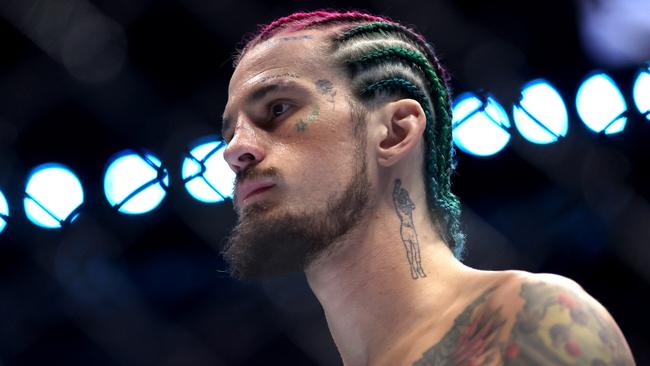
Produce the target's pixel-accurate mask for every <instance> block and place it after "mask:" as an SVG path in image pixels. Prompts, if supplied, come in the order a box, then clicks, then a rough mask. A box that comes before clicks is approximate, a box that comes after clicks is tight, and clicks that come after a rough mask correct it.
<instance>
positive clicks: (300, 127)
mask: <svg viewBox="0 0 650 366" xmlns="http://www.w3.org/2000/svg"><path fill="white" fill-rule="evenodd" d="M319 115H320V107H319V106H318V104H317V105H315V106H314V109H313V110H312V111H311V113H310V114H309V115H308V116H307V118H305V119H300V120H299V121H298V123H296V130H297V131H298V132H305V130H307V127H308V126H309V125H310V124H312V123H313V122H314V121H316V118H317V117H318V116H319Z"/></svg>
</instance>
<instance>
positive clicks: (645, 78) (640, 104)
mask: <svg viewBox="0 0 650 366" xmlns="http://www.w3.org/2000/svg"><path fill="white" fill-rule="evenodd" d="M632 95H633V97H634V103H635V104H636V107H637V108H638V109H639V112H641V114H643V115H645V118H646V119H648V120H650V66H647V67H646V68H645V69H643V70H641V72H639V74H638V75H637V77H636V81H635V82H634V89H633V92H632Z"/></svg>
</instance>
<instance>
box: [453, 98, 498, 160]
mask: <svg viewBox="0 0 650 366" xmlns="http://www.w3.org/2000/svg"><path fill="white" fill-rule="evenodd" d="M453 115H454V119H453V121H452V124H453V133H452V135H453V140H454V143H455V144H456V146H458V147H459V148H460V149H461V150H463V151H464V152H466V153H468V154H472V155H477V156H489V155H493V154H496V153H497V152H499V151H501V149H503V148H504V147H505V146H506V144H507V143H508V141H510V133H509V132H508V128H510V121H509V120H508V115H507V114H506V112H505V111H504V110H503V107H501V105H500V104H499V103H498V102H497V101H496V100H494V98H492V97H489V96H488V97H486V98H480V97H479V96H477V95H476V94H474V93H464V94H461V95H460V96H458V98H457V99H456V101H455V103H454V107H453Z"/></svg>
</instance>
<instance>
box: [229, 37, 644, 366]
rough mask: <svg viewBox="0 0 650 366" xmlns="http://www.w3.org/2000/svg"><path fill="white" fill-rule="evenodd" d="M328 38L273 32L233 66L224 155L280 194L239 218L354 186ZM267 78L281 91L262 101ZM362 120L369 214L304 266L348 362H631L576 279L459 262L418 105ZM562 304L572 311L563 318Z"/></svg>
mask: <svg viewBox="0 0 650 366" xmlns="http://www.w3.org/2000/svg"><path fill="white" fill-rule="evenodd" d="M325 36H326V34H325V33H323V32H322V31H319V30H309V31H301V32H296V33H291V34H282V33H281V34H279V35H276V36H275V37H273V38H271V39H270V40H268V41H266V42H263V43H261V44H260V45H258V46H256V47H254V48H253V49H251V50H250V51H249V52H248V53H247V54H246V55H244V57H243V58H242V60H241V62H240V63H239V65H238V67H237V68H236V70H235V72H234V74H233V76H232V79H231V82H230V85H229V98H228V103H227V105H226V108H225V113H224V119H225V123H224V126H225V129H224V133H223V134H224V137H225V138H226V139H227V140H228V141H229V145H228V148H227V149H226V151H225V158H226V160H227V161H228V163H229V164H230V166H231V168H232V169H233V170H234V171H235V172H236V173H239V172H242V171H243V170H246V169H251V168H259V169H269V168H274V169H277V171H278V175H277V176H276V177H274V183H275V184H276V186H274V187H273V188H272V189H270V190H268V191H266V192H264V193H263V194H261V195H257V196H254V197H253V198H252V199H251V200H250V201H246V202H238V203H237V205H238V207H237V209H238V210H242V207H245V206H246V205H248V204H251V203H253V202H256V203H263V204H264V205H265V206H266V207H268V208H269V210H270V211H271V212H273V211H274V210H275V211H276V212H301V211H302V212H308V211H309V210H310V208H313V206H314V205H318V204H320V203H322V202H323V200H326V199H327V197H331V196H332V195H334V194H336V193H337V192H339V191H340V190H341V188H340V185H341V182H349V181H350V179H351V177H352V174H353V172H354V169H353V167H354V166H355V165H354V164H358V162H357V161H355V159H359V157H358V156H357V155H358V154H356V153H355V150H354V145H353V140H352V139H353V133H352V126H351V123H350V106H349V103H348V102H347V100H348V99H349V98H351V97H350V95H351V92H350V90H349V88H348V86H347V83H346V81H345V80H342V79H341V78H340V77H339V75H341V72H339V71H338V70H336V69H335V68H334V67H333V66H332V65H329V64H328V63H327V61H326V60H327V57H326V56H325V55H323V54H322V51H321V50H322V47H321V46H322V44H323V43H322V42H323V39H324V37H325ZM269 83H274V84H275V85H278V86H277V87H272V88H271V89H272V90H271V91H269V90H270V89H268V87H267V92H266V93H262V94H263V96H262V97H260V93H259V92H258V91H259V90H260V88H264V87H265V86H267V85H269ZM288 85H293V86H292V87H291V88H283V87H282V86H288ZM253 95H257V98H252V97H251V96H253ZM282 103H286V105H284V104H282ZM278 104H280V106H278ZM276 112H277V113H276ZM276 114H277V115H278V117H277V118H273V117H272V115H276ZM366 124H367V131H366V136H365V139H366V147H365V152H364V153H365V159H366V162H367V174H368V179H369V182H370V186H371V187H372V188H371V190H370V192H369V198H368V201H369V202H368V203H369V207H370V209H369V210H367V211H366V213H365V214H363V216H362V217H360V218H359V224H358V225H356V226H355V227H354V228H353V229H352V230H351V231H350V232H348V233H347V234H346V235H344V236H343V237H341V238H338V239H337V241H336V243H333V244H332V246H331V248H333V249H332V250H328V251H327V252H326V253H324V254H323V255H321V256H319V257H318V258H316V259H315V260H313V261H311V262H310V263H308V265H307V266H306V268H305V274H306V276H307V280H308V282H309V285H310V287H311V289H312V290H313V292H314V294H315V295H316V297H317V298H318V300H319V301H320V303H321V305H322V306H323V309H324V312H325V316H326V318H327V322H328V325H329V328H330V331H331V333H332V336H333V339H334V341H335V343H336V345H337V347H338V350H339V352H340V354H341V358H342V360H343V363H344V364H345V365H354V366H356V365H459V366H460V365H503V364H507V365H523V364H531V362H532V361H530V360H535V362H538V363H537V364H563V363H558V362H557V359H560V360H562V362H565V364H580V365H582V364H584V365H600V364H598V363H594V362H600V361H599V360H601V361H602V362H604V363H603V364H606V365H619V364H620V365H633V364H634V361H633V359H632V356H631V353H630V351H629V347H628V346H627V344H626V343H625V340H624V338H623V336H622V334H621V333H620V330H619V329H618V327H617V326H616V323H615V322H614V321H613V319H612V318H611V316H610V315H609V314H608V313H607V311H606V310H605V309H604V308H603V307H602V306H601V305H600V304H598V303H597V302H596V300H594V299H593V298H591V297H590V296H589V295H588V294H586V293H585V292H584V290H583V289H581V288H580V287H579V286H578V285H576V284H575V283H573V282H572V281H570V280H568V279H565V278H562V277H559V276H553V275H542V274H531V273H526V272H519V271H495V272H493V271H480V270H476V269H472V268H470V267H467V266H465V265H463V264H462V263H461V262H459V261H458V260H456V259H455V257H454V256H453V254H452V253H451V251H450V250H449V249H448V248H447V246H446V245H445V244H444V243H443V242H442V241H441V239H440V236H439V235H438V233H437V232H436V230H435V228H434V226H433V225H432V224H431V220H430V218H429V217H428V213H427V209H426V200H425V193H424V192H425V191H424V187H423V179H422V175H421V169H420V167H421V166H422V156H423V151H422V149H423V143H422V133H423V131H424V127H425V116H424V112H423V110H422V108H421V107H420V105H419V104H418V103H417V102H415V101H413V100H411V99H401V100H396V101H392V102H387V103H385V104H384V105H382V106H379V107H378V108H375V109H373V110H372V111H370V112H369V113H368V116H367V121H366ZM560 294H564V295H561V296H560ZM570 308H573V309H576V308H579V309H580V310H579V311H578V310H574V311H573V312H574V314H573V318H572V317H571V309H570ZM540 309H541V310H540ZM544 309H545V310H544ZM567 309H569V310H567ZM567 311H568V312H567ZM578 313H579V314H578ZM567 314H569V315H567ZM576 314H578V315H576ZM575 319H578V320H577V321H576V320H575ZM585 324H586V325H585ZM551 329H552V330H551ZM551 333H552V334H551ZM599 334H601V335H602V336H601V335H599ZM603 339H606V340H607V342H605V341H603ZM540 340H541V341H540ZM571 342H573V343H571ZM598 342H600V343H598ZM603 344H605V346H603ZM515 348H516V349H515ZM578 348H580V355H579V356H576V350H577V349H578ZM567 352H569V353H567ZM540 355H541V356H540ZM524 357H527V358H524ZM535 357H537V358H535ZM540 357H541V358H540ZM544 357H545V358H544ZM579 357H582V358H579ZM522 360H523V361H522ZM525 360H528V361H525ZM594 360H596V361H594ZM615 360H616V361H617V362H618V363H615V362H614V361H615ZM571 362H574V363H571ZM532 364H535V363H532Z"/></svg>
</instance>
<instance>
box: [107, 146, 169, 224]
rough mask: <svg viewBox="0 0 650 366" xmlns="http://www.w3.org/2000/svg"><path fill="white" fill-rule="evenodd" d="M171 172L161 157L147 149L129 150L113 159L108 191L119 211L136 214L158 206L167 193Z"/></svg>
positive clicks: (109, 170) (108, 173) (108, 170)
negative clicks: (141, 150)
mask: <svg viewBox="0 0 650 366" xmlns="http://www.w3.org/2000/svg"><path fill="white" fill-rule="evenodd" d="M167 187H169V176H168V174H167V170H166V169H165V168H163V167H162V164H161V162H160V160H159V159H158V158H157V157H155V156H154V155H152V154H150V153H146V152H141V153H140V152H136V151H133V150H125V151H122V152H120V153H118V154H117V155H116V157H114V158H113V159H112V160H111V163H110V164H109V166H108V168H107V169H106V174H105V175H104V193H105V194H106V199H107V200H108V202H109V203H110V205H111V206H113V207H114V208H116V209H117V210H118V211H119V212H121V213H125V214H130V215H136V214H143V213H146V212H149V211H151V210H153V209H154V208H156V207H158V205H159V204H160V202H162V200H163V198H165V195H166V194H167Z"/></svg>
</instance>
